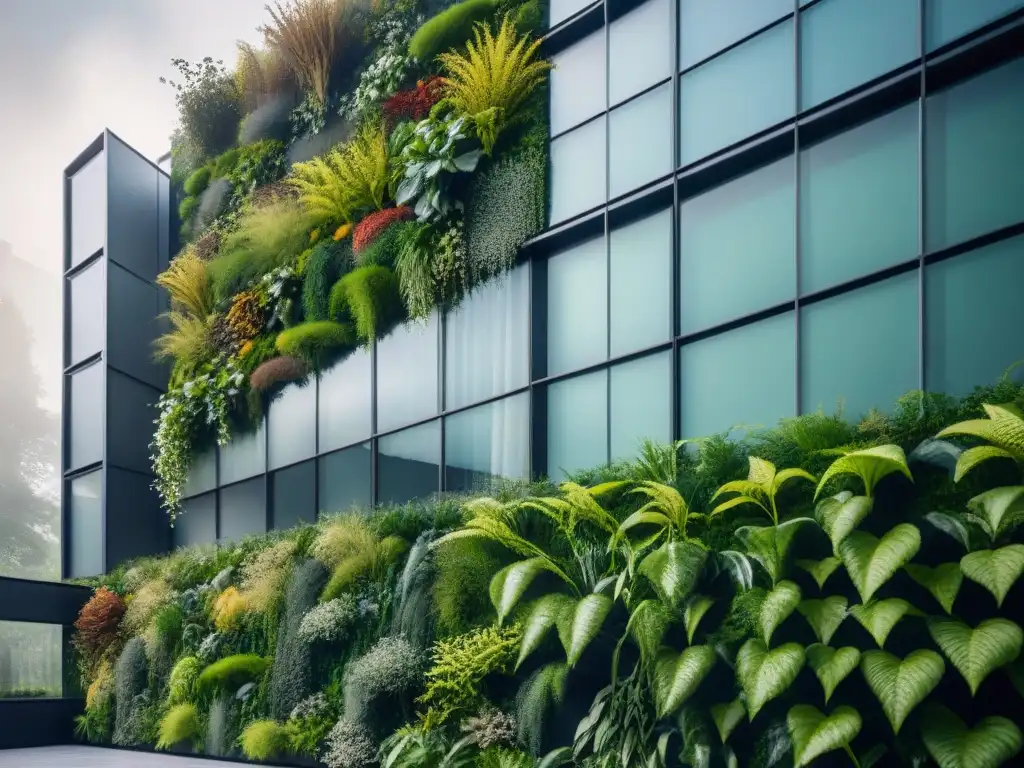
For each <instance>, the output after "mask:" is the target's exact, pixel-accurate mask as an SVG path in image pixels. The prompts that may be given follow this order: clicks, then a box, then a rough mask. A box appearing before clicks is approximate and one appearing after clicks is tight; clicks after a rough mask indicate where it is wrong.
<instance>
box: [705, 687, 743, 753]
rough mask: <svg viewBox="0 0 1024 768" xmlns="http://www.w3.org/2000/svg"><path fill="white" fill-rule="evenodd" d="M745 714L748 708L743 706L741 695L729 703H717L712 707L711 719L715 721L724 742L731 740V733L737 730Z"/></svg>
mask: <svg viewBox="0 0 1024 768" xmlns="http://www.w3.org/2000/svg"><path fill="white" fill-rule="evenodd" d="M745 714H747V708H746V707H744V706H743V700H742V699H740V698H739V697H737V698H735V699H733V700H732V701H730V702H729V703H728V704H715V705H714V706H712V707H711V719H712V720H714V722H715V728H717V729H718V735H719V737H720V738H721V739H722V743H723V744H725V742H727V741H728V740H729V735H730V734H731V733H732V732H733V731H734V730H736V726H737V725H739V724H740V721H741V720H743V716H744V715H745Z"/></svg>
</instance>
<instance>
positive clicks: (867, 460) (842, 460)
mask: <svg viewBox="0 0 1024 768" xmlns="http://www.w3.org/2000/svg"><path fill="white" fill-rule="evenodd" d="M893 472H900V473H901V474H903V475H905V476H906V478H907V479H908V480H913V479H914V478H913V477H912V476H911V474H910V467H908V466H907V457H906V455H905V454H904V453H903V449H902V448H900V447H899V446H898V445H876V446H875V447H873V448H865V449H863V450H860V451H851V452H850V453H847V454H845V455H843V456H840V457H839V458H838V459H836V460H835V461H833V462H832V464H831V465H830V466H829V468H828V469H826V470H825V474H823V475H822V476H821V480H820V481H819V482H818V488H817V490H816V491H815V492H814V498H818V496H819V495H821V491H822V489H824V487H825V486H826V485H827V484H828V481H829V480H831V479H832V478H833V477H835V476H836V475H857V476H858V477H859V478H860V479H861V480H862V481H863V482H864V495H865V496H870V495H871V493H872V491H873V490H874V488H875V485H877V484H878V481H879V480H881V479H882V478H883V477H885V476H887V475H891V474H892V473H893Z"/></svg>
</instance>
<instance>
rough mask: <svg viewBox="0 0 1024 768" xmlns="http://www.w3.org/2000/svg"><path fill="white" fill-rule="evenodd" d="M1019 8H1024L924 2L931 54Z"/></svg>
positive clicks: (983, 0) (953, 0)
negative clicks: (940, 47) (961, 36)
mask: <svg viewBox="0 0 1024 768" xmlns="http://www.w3.org/2000/svg"><path fill="white" fill-rule="evenodd" d="M1018 8H1024V2H1021V0H970V2H966V3H965V2H964V0H924V17H925V28H924V29H925V42H926V44H927V46H928V50H929V51H933V50H935V49H936V48H938V47H939V46H942V45H945V44H946V43H948V42H950V41H952V40H955V39H956V38H958V37H960V35H964V34H967V33H968V32H971V31H973V30H975V29H977V28H978V27H981V26H984V25H985V24H988V23H989V22H990V21H995V20H996V19H998V18H999V17H1000V16H1003V15H1005V14H1007V13H1010V12H1011V11H1015V10H1017V9H1018Z"/></svg>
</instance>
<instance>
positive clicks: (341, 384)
mask: <svg viewBox="0 0 1024 768" xmlns="http://www.w3.org/2000/svg"><path fill="white" fill-rule="evenodd" d="M371 363H372V360H371V357H370V350H369V349H365V348H362V347H360V348H359V349H357V350H355V351H354V352H353V353H352V354H350V355H349V356H348V357H347V358H345V359H344V360H342V361H341V362H340V363H337V364H336V365H334V366H332V367H331V368H330V369H329V370H327V371H325V372H324V373H322V374H320V393H319V397H320V451H321V453H322V452H324V451H330V450H333V449H334V448H340V447H341V446H343V445H351V444H352V443H355V442H357V441H358V440H365V439H366V438H368V437H369V436H370V430H371V426H370V408H371V403H370V397H371V393H370V389H371V383H370V368H371Z"/></svg>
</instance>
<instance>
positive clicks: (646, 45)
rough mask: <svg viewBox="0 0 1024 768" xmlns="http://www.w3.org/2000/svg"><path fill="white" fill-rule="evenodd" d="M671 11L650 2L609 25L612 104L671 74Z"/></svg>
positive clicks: (656, 0) (664, 0) (661, 2)
mask: <svg viewBox="0 0 1024 768" xmlns="http://www.w3.org/2000/svg"><path fill="white" fill-rule="evenodd" d="M670 9H671V6H670V4H669V0H649V1H648V2H646V3H644V4H643V5H641V6H640V7H639V8H636V9H635V10H632V11H630V12H629V13H627V14H626V15H625V16H620V17H619V18H618V19H616V20H615V21H613V22H612V25H611V29H610V30H609V31H608V34H609V41H608V46H609V53H608V59H609V61H610V62H611V63H610V65H609V66H610V67H611V70H610V71H609V73H608V90H609V94H610V96H611V103H612V104H617V103H618V102H620V101H622V100H623V99H625V98H628V97H630V96H632V95H633V94H634V93H638V92H639V91H642V90H643V89H644V88H648V87H650V86H652V85H654V84H655V83H656V82H658V81H659V80H664V79H665V78H667V77H669V76H670V75H671V74H672V27H671V25H670V24H669V11H670ZM670 98H671V97H670ZM670 119H671V118H670ZM613 135H614V134H613Z"/></svg>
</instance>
